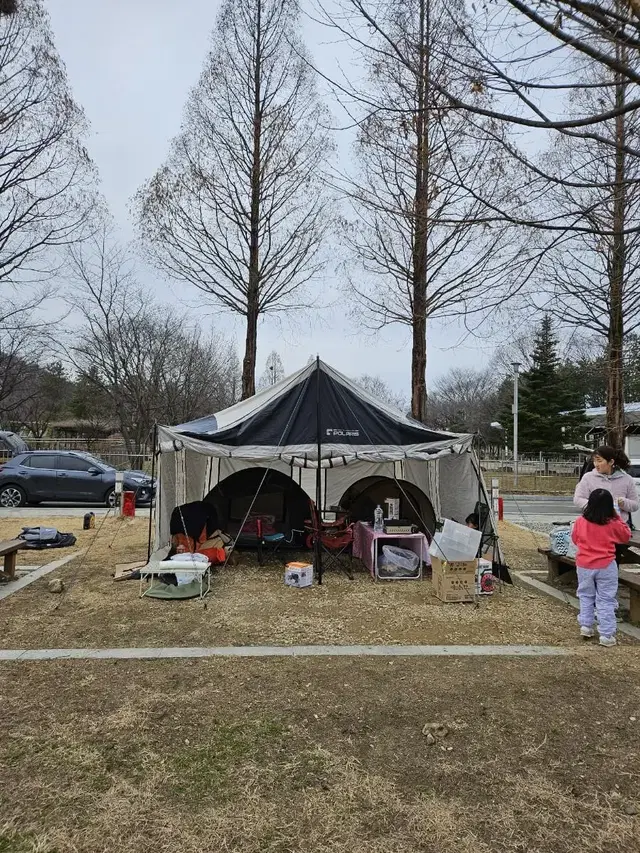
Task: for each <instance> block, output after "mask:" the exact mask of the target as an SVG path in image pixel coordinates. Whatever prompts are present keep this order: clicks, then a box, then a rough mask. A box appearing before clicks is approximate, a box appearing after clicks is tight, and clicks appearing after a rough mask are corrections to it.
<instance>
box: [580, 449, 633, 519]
mask: <svg viewBox="0 0 640 853" xmlns="http://www.w3.org/2000/svg"><path fill="white" fill-rule="evenodd" d="M629 464H630V463H629V459H628V458H627V455H626V453H624V452H623V451H622V450H616V449H615V448H613V447H609V446H608V445H603V446H602V447H599V448H598V449H597V450H596V451H594V454H593V471H589V472H588V473H586V474H585V475H584V476H583V477H582V479H581V480H580V482H579V483H578V485H577V486H576V490H575V493H574V495H573V502H574V504H575V505H576V506H577V507H579V509H581V510H582V509H584V508H585V507H586V505H587V502H588V500H589V495H590V494H591V492H593V491H594V490H595V489H606V490H607V491H608V492H610V493H611V496H612V497H613V502H614V504H615V505H616V506H617V507H618V509H619V510H620V517H621V518H622V520H623V521H626V522H627V524H629V525H630V524H631V513H633V512H635V511H636V510H637V509H638V506H639V505H640V502H639V501H638V490H637V488H636V484H635V481H634V479H633V477H630V476H629V474H627V470H626V469H627V468H628V467H629Z"/></svg>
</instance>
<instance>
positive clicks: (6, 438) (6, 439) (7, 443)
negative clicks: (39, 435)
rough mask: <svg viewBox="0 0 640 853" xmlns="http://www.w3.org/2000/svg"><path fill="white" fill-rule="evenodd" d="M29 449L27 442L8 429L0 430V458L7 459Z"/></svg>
mask: <svg viewBox="0 0 640 853" xmlns="http://www.w3.org/2000/svg"><path fill="white" fill-rule="evenodd" d="M28 449H29V445H28V444H27V442H26V441H25V440H24V439H23V438H21V437H20V436H19V435H17V434H16V433H15V432H10V431H9V430H6V429H2V430H0V460H2V459H9V458H11V457H12V456H17V455H18V453H24V452H25V451H26V450H28Z"/></svg>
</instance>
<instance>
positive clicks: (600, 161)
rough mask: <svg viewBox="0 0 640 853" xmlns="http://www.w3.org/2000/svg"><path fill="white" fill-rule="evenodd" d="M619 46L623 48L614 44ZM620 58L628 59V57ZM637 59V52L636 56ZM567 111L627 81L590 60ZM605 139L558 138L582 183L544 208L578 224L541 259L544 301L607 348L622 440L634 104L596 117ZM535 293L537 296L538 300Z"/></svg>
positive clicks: (612, 430) (637, 223)
mask: <svg viewBox="0 0 640 853" xmlns="http://www.w3.org/2000/svg"><path fill="white" fill-rule="evenodd" d="M617 51H618V54H621V55H624V54H626V53H627V48H626V47H624V46H621V45H619V46H618V47H617ZM625 61H627V60H626V59H625ZM636 65H638V67H640V57H639V58H638V61H637V62H636ZM583 77H584V80H585V83H586V84H587V85H586V87H585V89H584V90H583V91H581V92H578V93H576V94H575V95H574V97H573V99H572V112H573V113H574V114H575V115H584V114H586V113H589V112H590V111H593V110H595V109H604V108H606V107H610V108H611V109H614V108H616V107H620V106H623V105H624V104H626V103H627V102H628V99H629V91H628V90H629V87H630V84H629V83H627V82H626V80H624V79H623V78H622V76H621V74H620V73H619V72H617V71H616V72H608V71H607V72H603V70H602V67H600V66H597V65H595V64H592V65H591V67H590V68H589V69H588V70H587V71H585V72H583ZM600 133H601V135H603V136H606V137H608V139H607V141H600V140H582V141H581V143H580V144H579V145H577V144H576V143H575V140H570V139H565V138H561V139H560V140H559V141H558V142H557V144H556V146H555V148H554V150H553V151H552V153H551V155H550V157H549V159H550V161H551V163H552V165H553V164H562V165H563V167H564V169H565V170H567V169H569V170H570V171H571V173H572V174H573V175H574V178H575V179H576V181H579V182H580V184H581V185H580V186H577V187H569V186H566V185H556V186H554V187H553V188H552V189H551V191H550V192H549V193H548V194H547V196H546V199H545V201H546V204H547V206H548V209H551V210H560V211H565V212H568V211H570V212H571V214H572V215H573V216H575V218H576V221H577V222H579V223H580V225H581V226H582V229H581V232H580V233H579V234H576V233H575V232H572V233H569V234H567V235H566V237H565V238H564V239H563V240H562V241H561V242H560V243H558V244H557V245H556V246H555V248H554V250H553V251H551V252H549V253H548V254H547V255H546V256H545V259H544V262H543V264H542V265H541V267H540V274H541V275H540V282H539V288H540V290H541V292H542V293H543V294H544V297H545V301H544V304H543V307H544V308H545V310H547V311H551V312H552V313H553V314H554V315H555V316H556V317H557V318H558V320H559V321H560V322H561V323H563V324H564V325H565V326H569V327H572V328H574V329H579V330H581V332H586V333H591V334H593V335H596V336H598V337H599V338H600V339H601V341H602V344H603V345H604V347H605V349H606V364H607V385H608V388H607V433H608V440H609V441H610V442H611V443H612V444H613V445H615V446H618V447H622V446H623V445H624V366H625V359H624V340H625V335H628V334H631V333H633V332H635V331H637V329H638V328H639V327H640V277H639V274H640V157H634V156H632V155H630V154H629V153H628V152H627V151H626V146H627V143H628V142H629V141H632V140H635V139H637V138H638V135H639V133H640V115H639V114H638V112H636V111H634V112H628V113H623V112H619V113H618V115H616V117H615V118H613V119H611V120H610V121H608V122H605V123H603V124H602V125H601V130H600ZM538 301H539V300H538Z"/></svg>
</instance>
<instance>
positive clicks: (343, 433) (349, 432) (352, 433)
mask: <svg viewBox="0 0 640 853" xmlns="http://www.w3.org/2000/svg"><path fill="white" fill-rule="evenodd" d="M327 435H331V436H334V437H339V438H358V436H359V435H360V430H359V429H328V430H327Z"/></svg>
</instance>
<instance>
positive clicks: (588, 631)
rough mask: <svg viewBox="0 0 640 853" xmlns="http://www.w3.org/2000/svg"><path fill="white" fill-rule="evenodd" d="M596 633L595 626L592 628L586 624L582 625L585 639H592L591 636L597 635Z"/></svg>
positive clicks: (582, 634)
mask: <svg viewBox="0 0 640 853" xmlns="http://www.w3.org/2000/svg"><path fill="white" fill-rule="evenodd" d="M595 633H596V632H595V631H594V629H593V626H591V628H588V627H587V626H586V625H581V626H580V634H581V636H583V637H584V638H585V640H590V639H591V637H594V636H595Z"/></svg>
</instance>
